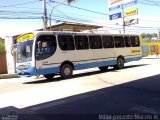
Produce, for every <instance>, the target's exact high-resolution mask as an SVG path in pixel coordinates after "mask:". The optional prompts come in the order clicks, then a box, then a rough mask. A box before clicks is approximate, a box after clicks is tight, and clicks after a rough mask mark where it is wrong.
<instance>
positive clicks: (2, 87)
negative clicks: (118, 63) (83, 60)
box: [0, 56, 160, 120]
mask: <svg viewBox="0 0 160 120" xmlns="http://www.w3.org/2000/svg"><path fill="white" fill-rule="evenodd" d="M159 68H160V59H158V58H156V57H155V56H150V57H144V58H143V59H142V60H140V61H136V62H130V63H127V64H126V67H125V68H124V69H122V70H113V69H112V68H111V69H109V70H108V71H107V72H103V73H102V72H100V71H99V70H98V69H97V68H95V69H88V70H82V71H77V72H75V73H74V76H73V78H71V79H67V80H62V79H61V78H60V77H58V76H57V77H56V78H54V79H52V80H46V79H44V78H40V79H35V78H33V77H32V78H25V79H24V78H19V79H9V80H0V108H1V109H0V113H1V114H2V113H7V114H8V115H10V114H11V112H12V113H13V112H14V114H16V115H17V117H18V118H20V119H35V120H36V119H44V120H45V119H50V120H59V119H66V120H68V119H69V120H72V119H73V120H77V119H80V120H82V119H87V120H89V119H90V120H94V119H96V120H100V119H102V120H106V119H108V120H111V119H121V120H123V119H152V120H158V119H160V116H159V114H160V70H159ZM22 113H23V114H25V115H26V116H27V117H24V116H23V117H22V116H21V114H22ZM2 117H3V116H2ZM0 118H1V117H0Z"/></svg>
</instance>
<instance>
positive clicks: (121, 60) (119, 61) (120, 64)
mask: <svg viewBox="0 0 160 120" xmlns="http://www.w3.org/2000/svg"><path fill="white" fill-rule="evenodd" d="M113 67H114V68H115V69H123V68H124V58H122V57H119V58H118V59H117V65H115V66H113Z"/></svg>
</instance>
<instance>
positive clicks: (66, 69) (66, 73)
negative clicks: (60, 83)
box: [60, 64, 73, 79]
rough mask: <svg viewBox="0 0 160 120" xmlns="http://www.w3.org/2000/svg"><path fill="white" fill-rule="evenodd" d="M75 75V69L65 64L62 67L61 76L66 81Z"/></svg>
mask: <svg viewBox="0 0 160 120" xmlns="http://www.w3.org/2000/svg"><path fill="white" fill-rule="evenodd" d="M72 74H73V68H72V66H71V65H70V64H64V65H63V66H62V67H61V71H60V76H61V77H62V78H64V79H67V78H70V77H71V76H72Z"/></svg>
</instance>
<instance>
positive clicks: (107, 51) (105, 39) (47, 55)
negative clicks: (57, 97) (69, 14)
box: [16, 31, 142, 79]
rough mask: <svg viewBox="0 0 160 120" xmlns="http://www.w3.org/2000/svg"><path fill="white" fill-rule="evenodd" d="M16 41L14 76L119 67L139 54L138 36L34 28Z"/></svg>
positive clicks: (68, 73) (67, 75)
mask: <svg viewBox="0 0 160 120" xmlns="http://www.w3.org/2000/svg"><path fill="white" fill-rule="evenodd" d="M17 42H18V44H17V62H16V72H17V75H18V76H37V75H43V76H44V77H45V78H47V79H51V78H53V77H54V75H57V74H59V75H60V76H61V77H62V78H64V79H65V78H70V77H71V76H72V74H73V70H81V69H87V68H94V67H98V68H99V69H100V70H101V71H105V70H107V69H108V67H109V66H113V67H114V68H116V69H122V68H123V67H124V63H126V62H130V61H134V60H140V59H141V56H142V53H141V47H140V40H139V36H138V35H129V34H128V35H126V34H95V33H94V34H93V33H75V32H53V31H36V32H32V33H28V34H24V35H21V36H19V37H18V38H17Z"/></svg>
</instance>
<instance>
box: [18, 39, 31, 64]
mask: <svg viewBox="0 0 160 120" xmlns="http://www.w3.org/2000/svg"><path fill="white" fill-rule="evenodd" d="M32 45H33V40H30V41H25V42H21V43H19V44H18V46H17V62H18V63H22V62H28V61H31V60H32Z"/></svg>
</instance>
